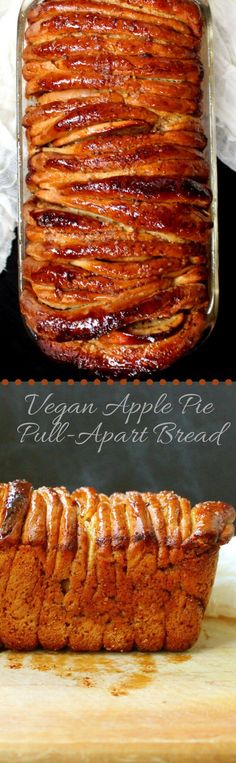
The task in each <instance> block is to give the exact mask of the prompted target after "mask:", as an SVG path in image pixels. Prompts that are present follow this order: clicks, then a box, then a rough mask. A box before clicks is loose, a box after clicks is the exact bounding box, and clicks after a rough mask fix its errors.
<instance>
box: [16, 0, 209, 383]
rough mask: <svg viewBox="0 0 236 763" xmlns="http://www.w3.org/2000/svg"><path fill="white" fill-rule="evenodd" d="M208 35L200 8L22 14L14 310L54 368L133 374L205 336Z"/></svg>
mask: <svg viewBox="0 0 236 763" xmlns="http://www.w3.org/2000/svg"><path fill="white" fill-rule="evenodd" d="M202 31H203V19H202V14H201V10H200V8H199V6H198V4H197V3H196V2H195V0H175V1H174V0H147V1H146V2H145V3H140V1H139V0H132V2H121V3H118V2H115V1H113V0H106V1H105V2H101V1H100V0H94V1H93V0H81V2H76V0H75V1H74V2H72V3H68V2H64V0H62V1H61V2H56V0H50V1H49V0H44V1H43V2H41V3H39V4H37V6H36V7H35V8H33V9H32V10H30V12H29V15H28V27H27V30H26V44H25V48H24V53H23V58H24V66H23V75H24V78H25V81H26V96H27V97H28V98H29V99H30V101H29V105H28V106H27V108H26V112H25V115H24V120H23V124H24V127H25V130H26V136H27V142H28V154H29V161H28V174H27V178H26V180H27V185H28V189H29V191H30V194H31V196H30V199H29V201H28V202H27V203H26V205H25V209H24V217H25V235H26V259H25V263H24V272H23V276H24V288H23V293H22V296H21V309H22V313H23V315H24V318H25V320H26V323H27V325H28V326H29V328H30V329H31V330H32V332H33V334H34V336H35V337H36V338H37V340H38V342H39V345H40V347H41V348H42V349H43V350H44V351H45V352H46V353H47V354H49V355H51V356H53V357H54V358H56V359H58V360H62V361H63V360H64V361H69V362H72V363H74V364H75V365H76V366H77V367H78V368H86V369H90V370H95V369H96V371H97V372H101V373H109V374H113V375H119V374H122V373H123V372H125V373H126V374H127V375H128V376H130V377H132V376H135V375H136V374H137V373H142V372H144V373H148V372H152V371H154V370H158V369H162V368H165V367H166V366H168V365H169V364H170V363H173V362H174V361H175V360H177V359H178V358H180V357H181V356H182V355H183V354H184V353H185V352H186V351H187V350H188V349H191V348H192V347H193V346H194V345H195V344H197V342H198V341H199V339H200V338H201V336H202V335H203V333H204V329H205V328H206V326H207V322H208V319H207V309H208V306H209V294H208V280H209V279H208V275H209V252H210V238H211V227H212V219H211V212H210V205H211V199H212V196H211V191H210V189H209V188H208V185H207V181H208V165H207V162H206V158H205V154H204V150H205V146H206V137H205V135H204V131H203V126H202V118H201V111H202V106H201V101H202V84H201V83H202V78H203V67H202V63H201V56H200V48H201V40H202ZM111 263H115V267H113V268H112V267H111ZM134 263H136V264H135V265H134ZM144 263H145V264H144ZM179 289H180V293H179V292H178V290H179ZM177 306H178V309H177ZM173 309H174V314H175V318H174V319H173Z"/></svg>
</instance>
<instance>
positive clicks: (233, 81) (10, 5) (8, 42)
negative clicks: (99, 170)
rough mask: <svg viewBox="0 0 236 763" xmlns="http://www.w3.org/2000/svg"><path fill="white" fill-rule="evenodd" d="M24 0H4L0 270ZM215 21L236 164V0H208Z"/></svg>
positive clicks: (11, 186)
mask: <svg viewBox="0 0 236 763" xmlns="http://www.w3.org/2000/svg"><path fill="white" fill-rule="evenodd" d="M20 5H21V0H0V104H1V107H0V109H1V110H0V241H1V246H0V272H1V270H3V268H4V267H5V264H6V260H7V256H8V254H9V252H10V248H11V242H12V238H13V235H14V228H15V226H16V220H17V202H16V199H17V187H16V142H15V59H16V55H15V46H16V26H17V15H18V11H19V8H20ZM210 5H211V10H212V14H213V21H214V47H215V74H216V122H217V153H218V156H219V157H220V159H222V161H223V162H225V164H228V166H229V167H231V168H232V169H234V170H236V0H210Z"/></svg>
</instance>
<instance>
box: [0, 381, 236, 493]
mask: <svg viewBox="0 0 236 763" xmlns="http://www.w3.org/2000/svg"><path fill="white" fill-rule="evenodd" d="M235 403H236V385H235V384H233V385H231V386H227V385H225V384H223V383H222V384H219V385H218V386H214V385H212V384H210V383H208V384H206V385H205V386H201V385H199V384H197V383H193V384H192V385H191V386H188V385H186V384H184V383H181V384H179V385H177V386H174V385H173V384H171V383H167V384H165V385H164V386H161V385H159V384H158V383H156V384H153V385H150V386H148V385H147V384H145V383H141V384H139V385H138V386H134V385H133V384H130V383H128V384H126V385H124V386H122V385H120V384H119V383H116V384H113V385H112V386H108V385H107V384H106V383H102V384H100V385H98V386H95V385H94V384H92V383H89V384H87V385H85V386H82V385H80V384H74V385H73V386H68V385H67V384H66V383H62V384H61V385H59V386H56V385H55V384H53V383H49V384H48V385H47V386H42V385H41V384H39V383H38V384H34V385H33V386H29V385H28V384H27V383H24V384H22V385H20V386H19V387H17V386H16V385H15V384H13V383H12V384H9V385H8V386H7V387H4V386H1V387H0V416H1V443H0V480H1V482H4V481H8V480H12V479H15V478H25V479H28V480H30V481H31V482H32V483H33V484H34V485H35V486H36V487H37V486H39V485H42V484H45V485H49V486H52V485H65V486H67V487H68V488H69V489H73V488H75V487H78V486H80V485H93V486H94V487H95V488H96V489H97V490H99V491H103V492H107V493H110V492H112V491H115V490H118V491H124V490H130V489H137V490H152V491H159V490H161V489H165V488H166V489H173V490H175V491H176V492H178V493H179V494H182V495H186V496H187V497H188V498H190V499H191V500H192V501H200V500H207V499H221V500H225V501H229V502H231V503H234V504H235V503H236V458H235V456H236V421H235Z"/></svg>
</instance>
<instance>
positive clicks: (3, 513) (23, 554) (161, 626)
mask: <svg viewBox="0 0 236 763" xmlns="http://www.w3.org/2000/svg"><path fill="white" fill-rule="evenodd" d="M234 516H235V512H234V510H233V508H232V507H231V506H229V505H228V504H225V503H222V502H207V503H199V504H197V505H196V506H194V507H193V508H191V505H190V503H189V501H188V500H187V499H185V498H180V497H179V496H177V495H175V493H174V492H168V491H162V492H161V493H157V494H153V493H149V492H147V493H138V492H135V491H132V492H127V493H125V494H121V493H114V494H113V495H111V496H110V497H108V496H106V495H104V494H98V493H97V492H96V491H95V490H94V489H92V488H80V489H77V490H74V491H73V492H72V493H69V492H68V490H66V489H65V488H63V487H62V488H46V487H42V488H38V489H37V490H34V489H33V487H32V485H31V484H30V483H28V482H25V481H20V480H17V481H15V482H10V483H8V484H2V485H1V486H0V642H1V644H2V646H4V647H6V648H9V649H22V650H24V649H25V650H28V649H35V648H36V647H37V646H39V645H40V646H42V647H43V648H45V649H55V650H57V649H62V648H64V647H66V646H69V647H70V648H71V649H74V650H77V651H98V650H100V649H102V648H104V649H108V650H111V651H128V650H131V649H132V648H134V647H136V648H138V649H140V650H144V651H158V650H160V649H166V650H170V651H181V650H185V649H188V648H189V647H191V646H192V644H193V643H194V642H195V641H196V639H197V638H198V636H199V632H200V628H201V623H202V618H203V614H204V610H205V607H206V605H207V602H208V599H209V595H210V591H211V587H212V584H213V581H214V575H215V571H216V564H217V557H218V551H219V546H220V544H222V543H227V542H228V540H229V539H230V537H231V536H232V534H233V520H234Z"/></svg>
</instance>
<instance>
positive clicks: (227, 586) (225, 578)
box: [206, 537, 236, 618]
mask: <svg viewBox="0 0 236 763" xmlns="http://www.w3.org/2000/svg"><path fill="white" fill-rule="evenodd" d="M206 616H207V617H235V618H236V537H234V538H232V540H231V541H230V543H228V544H227V545H226V546H222V548H221V549H220V555H219V562H218V566H217V573H216V579H215V583H214V587H213V590H212V594H211V598H210V601H209V604H208V607H207V610H206Z"/></svg>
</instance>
